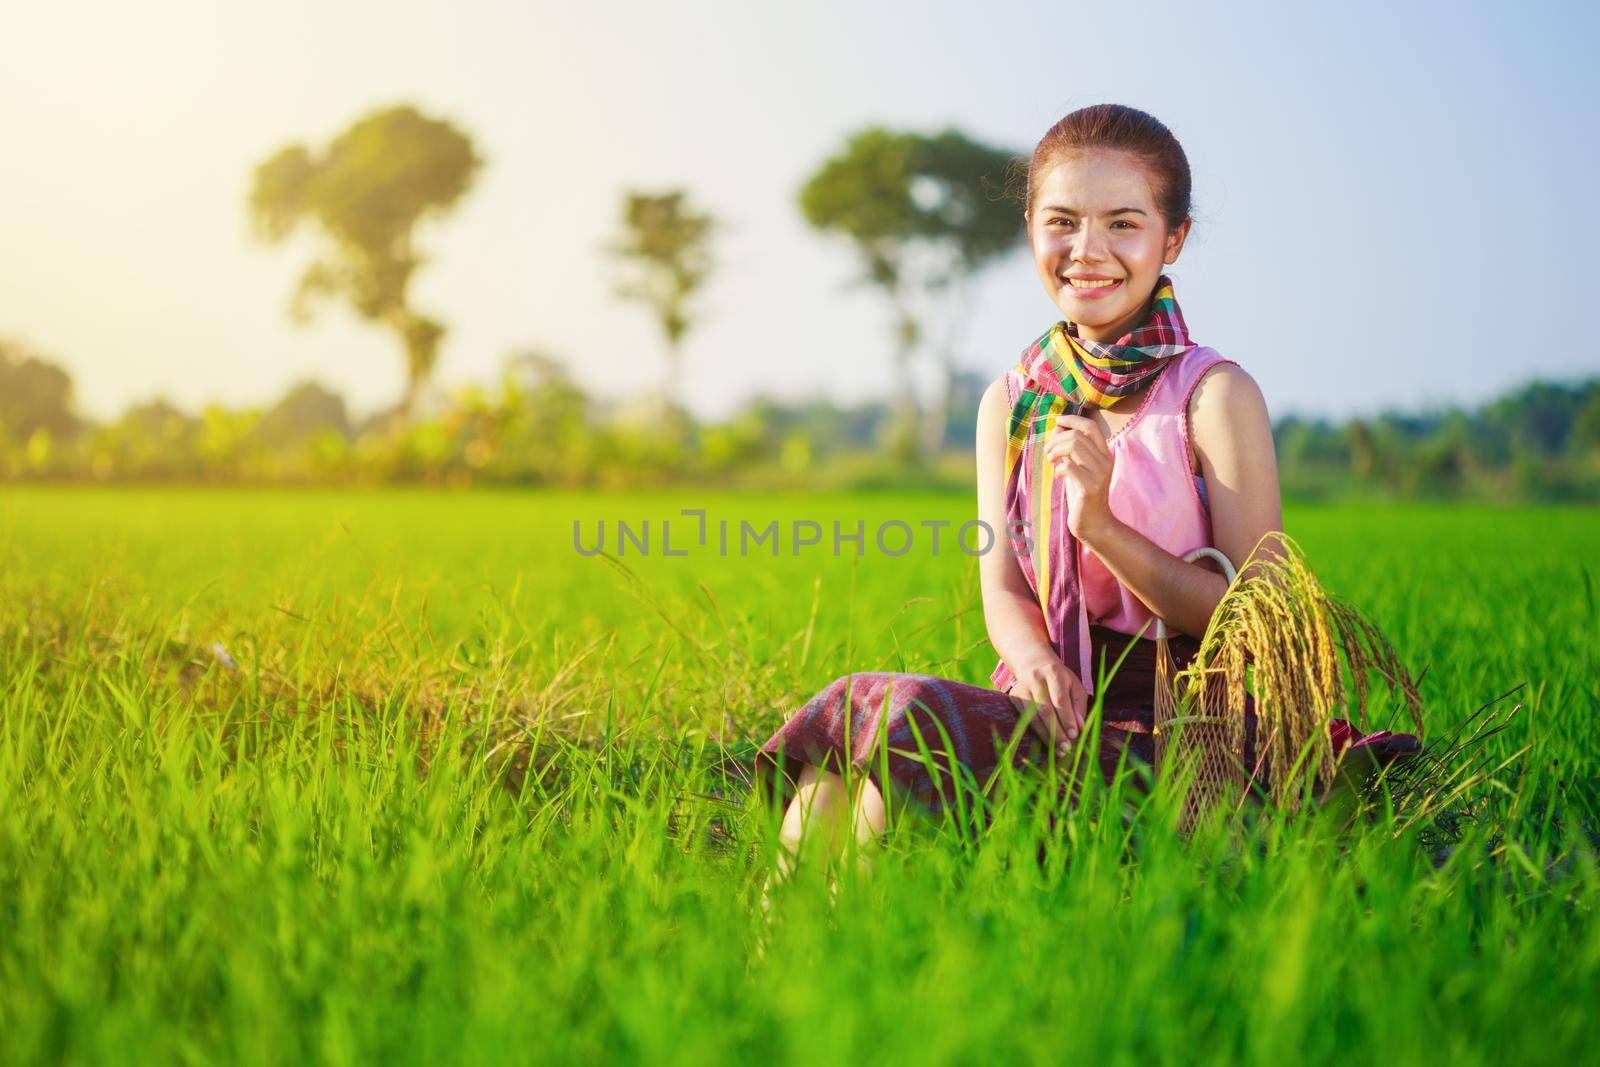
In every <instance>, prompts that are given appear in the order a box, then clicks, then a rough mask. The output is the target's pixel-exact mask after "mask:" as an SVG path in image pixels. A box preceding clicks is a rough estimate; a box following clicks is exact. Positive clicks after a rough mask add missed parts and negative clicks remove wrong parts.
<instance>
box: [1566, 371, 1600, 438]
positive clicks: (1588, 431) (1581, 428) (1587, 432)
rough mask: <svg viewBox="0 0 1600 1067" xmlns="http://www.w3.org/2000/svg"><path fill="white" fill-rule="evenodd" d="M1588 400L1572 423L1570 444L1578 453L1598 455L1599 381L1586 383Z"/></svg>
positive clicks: (1599, 436) (1599, 422)
mask: <svg viewBox="0 0 1600 1067" xmlns="http://www.w3.org/2000/svg"><path fill="white" fill-rule="evenodd" d="M1586 390H1587V392H1588V398H1587V399H1586V400H1585V401H1584V404H1583V407H1582V408H1580V409H1579V411H1578V414H1577V417H1576V418H1575V419H1574V420H1573V423H1572V443H1573V447H1574V449H1575V450H1577V451H1578V452H1580V453H1582V452H1589V453H1600V381H1593V382H1588V383H1586Z"/></svg>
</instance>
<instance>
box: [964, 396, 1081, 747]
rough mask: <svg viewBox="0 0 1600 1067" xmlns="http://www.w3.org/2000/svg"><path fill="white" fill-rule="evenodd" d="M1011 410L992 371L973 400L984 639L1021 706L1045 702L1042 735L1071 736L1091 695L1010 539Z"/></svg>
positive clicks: (1053, 737) (1048, 737) (1039, 726)
mask: <svg viewBox="0 0 1600 1067" xmlns="http://www.w3.org/2000/svg"><path fill="white" fill-rule="evenodd" d="M1009 414H1010V413H1009V411H1008V408H1007V403H1006V384H1005V379H1004V378H999V379H996V380H995V381H994V382H993V383H992V384H991V385H990V386H989V388H988V389H986V390H985V391H984V394H983V399H982V400H981V401H979V403H978V442H977V461H978V517H979V519H981V520H982V521H983V522H984V523H986V524H987V525H988V527H989V529H991V530H993V531H994V544H993V547H992V548H991V549H990V550H989V551H988V552H985V553H984V554H983V555H982V556H980V557H979V558H978V580H979V583H980V585H981V587H982V590H983V621H984V625H985V626H986V627H988V630H989V643H990V644H992V645H993V646H994V649H995V651H996V652H998V653H999V654H1000V658H1001V659H1002V660H1004V661H1005V664H1006V666H1007V667H1009V668H1011V673H1012V674H1013V675H1015V676H1016V678H1017V683H1016V684H1015V685H1014V686H1012V688H1011V693H1012V695H1013V697H1015V698H1018V699H1019V706H1020V705H1021V704H1022V703H1024V702H1026V701H1029V700H1032V701H1036V702H1037V703H1039V704H1040V705H1042V706H1043V714H1041V715H1040V716H1039V717H1038V718H1036V719H1034V720H1033V722H1034V724H1035V727H1036V729H1038V731H1039V733H1040V735H1041V736H1043V737H1044V738H1045V739H1046V740H1060V739H1061V738H1063V737H1065V738H1076V737H1077V733H1078V730H1079V728H1081V726H1082V724H1083V716H1084V713H1085V712H1086V711H1087V707H1088V697H1087V693H1086V692H1085V690H1084V688H1083V685H1082V682H1081V681H1080V680H1079V678H1078V676H1077V675H1076V674H1075V673H1073V671H1072V670H1070V669H1069V668H1068V667H1067V666H1065V665H1064V664H1063V663H1062V662H1061V657H1059V656H1057V655H1056V651H1055V648H1054V647H1052V646H1051V644H1050V636H1049V633H1048V632H1047V631H1046V630H1045V622H1044V612H1043V611H1042V610H1041V609H1040V607H1039V601H1038V600H1037V599H1035V598H1034V595H1033V591H1032V590H1031V589H1030V588H1029V587H1028V580H1027V578H1026V577H1025V576H1024V574H1023V572H1022V568H1023V567H1024V566H1026V565H1027V564H1026V563H1024V562H1023V561H1022V560H1020V559H1019V558H1018V556H1017V554H1016V552H1015V551H1014V550H1013V549H1012V546H1011V532H1010V530H1009V529H1008V528H1007V522H1008V520H1007V516H1006V487H1005V479H1006V438H1007V426H1008V416H1009Z"/></svg>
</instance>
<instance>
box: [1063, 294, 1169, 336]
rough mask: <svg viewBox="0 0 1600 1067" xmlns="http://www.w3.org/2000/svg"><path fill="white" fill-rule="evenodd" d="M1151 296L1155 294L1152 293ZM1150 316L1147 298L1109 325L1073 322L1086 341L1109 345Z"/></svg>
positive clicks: (1130, 331)
mask: <svg viewBox="0 0 1600 1067" xmlns="http://www.w3.org/2000/svg"><path fill="white" fill-rule="evenodd" d="M1150 295H1151V297H1154V296H1155V294H1154V293H1151V294H1150ZM1149 317H1150V301H1149V300H1146V301H1145V302H1144V303H1142V304H1140V305H1139V307H1138V308H1136V309H1135V310H1133V311H1130V312H1129V313H1128V314H1127V315H1124V316H1123V317H1122V318H1120V319H1118V320H1117V321H1116V322H1113V323H1111V324H1110V325H1107V326H1085V325H1084V324H1083V323H1081V322H1077V323H1073V325H1074V326H1076V327H1077V332H1078V336H1079V337H1081V338H1083V339H1084V340H1085V341H1094V342H1095V343H1096V344H1102V345H1108V344H1112V343H1114V342H1116V341H1120V340H1122V338H1124V337H1126V336H1127V335H1128V334H1130V333H1132V332H1133V329H1134V327H1136V326H1138V325H1139V324H1140V323H1141V322H1143V321H1144V320H1145V319H1147V318H1149Z"/></svg>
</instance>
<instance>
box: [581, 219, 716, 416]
mask: <svg viewBox="0 0 1600 1067" xmlns="http://www.w3.org/2000/svg"><path fill="white" fill-rule="evenodd" d="M687 200H688V196H687V194H686V193H685V192H684V191H683V190H682V189H674V190H669V191H667V192H664V193H659V194H651V193H640V192H630V193H627V194H625V195H624V197H623V201H622V236H621V237H620V238H619V239H618V240H617V241H616V242H615V243H613V244H612V245H610V246H609V248H608V251H609V252H610V253H611V255H612V256H613V257H615V258H616V259H617V260H618V261H619V262H620V264H621V267H622V273H621V275H620V276H619V278H618V279H617V282H616V286H615V291H616V294H617V296H619V297H621V298H622V299H624V300H634V301H638V302H639V303H642V304H644V305H645V306H646V307H648V308H649V309H650V313H651V314H652V315H654V316H655V320H656V325H657V326H659V327H660V329H661V336H662V339H663V340H664V341H666V346H667V366H666V374H665V377H664V380H663V383H662V389H661V392H662V397H663V399H664V400H665V401H666V403H667V406H668V408H669V410H674V411H676V410H677V404H678V401H679V394H680V391H681V387H682V381H681V378H682V373H683V366H682V361H683V338H684V335H685V334H687V333H688V332H689V327H690V326H691V325H692V323H693V315H694V311H693V307H692V300H693V298H694V295H695V293H696V292H697V291H698V290H699V289H700V287H701V286H702V285H704V284H705V280H706V278H707V277H708V276H709V275H710V274H711V270H712V267H713V266H714V265H715V264H714V262H713V258H712V254H711V237H712V234H713V232H714V231H715V229H716V226H717V224H716V220H715V219H713V218H712V216H711V215H709V214H705V213H701V212H697V211H695V210H694V209H693V208H691V207H690V206H689V204H688V202H687Z"/></svg>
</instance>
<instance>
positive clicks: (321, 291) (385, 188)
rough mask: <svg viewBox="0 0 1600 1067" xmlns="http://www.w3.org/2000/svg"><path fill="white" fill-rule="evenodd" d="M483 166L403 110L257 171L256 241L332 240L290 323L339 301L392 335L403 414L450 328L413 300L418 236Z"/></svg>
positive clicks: (440, 125)
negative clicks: (306, 234)
mask: <svg viewBox="0 0 1600 1067" xmlns="http://www.w3.org/2000/svg"><path fill="white" fill-rule="evenodd" d="M482 163H483V161H482V160H481V159H480V158H478V156H477V155H476V153H475V152H474V150H473V145H472V142H471V140H470V139H469V138H468V137H467V136H466V135H465V134H463V133H462V132H460V131H459V130H457V129H456V128H455V127H454V126H453V125H451V124H450V123H449V122H447V121H444V120H439V119H430V118H427V117H425V116H423V115H421V114H419V113H418V112H417V111H416V109H414V108H412V107H410V106H408V105H401V106H397V107H391V108H387V109H384V110H380V111H374V112H372V113H371V114H368V115H367V116H365V117H363V118H361V119H360V120H358V121H357V122H355V123H354V124H353V125H351V126H350V127H349V128H348V129H346V130H345V131H344V132H343V133H341V134H339V135H338V136H337V137H335V138H334V139H333V140H332V141H331V142H330V143H329V144H328V146H327V148H326V149H325V150H323V151H322V152H321V153H320V154H315V153H313V152H312V151H311V150H309V149H307V148H306V147H305V146H304V145H300V144H293V145H289V146H288V147H286V148H283V149H280V150H279V151H278V152H277V153H276V154H274V155H273V156H272V157H270V158H269V159H267V160H265V161H264V162H262V163H261V164H259V165H258V166H257V167H256V169H255V177H254V185H253V187H252V189H251V192H250V212H251V218H252V221H253V224H254V228H255V233H256V236H257V237H258V238H259V239H261V240H263V241H266V242H268V243H270V244H277V243H279V242H281V241H283V240H284V239H285V238H287V237H288V236H289V235H290V234H291V233H293V232H295V230H296V229H297V228H298V227H299V226H300V225H301V224H302V223H304V224H307V225H311V226H314V227H315V228H316V229H317V230H319V231H320V232H321V234H322V235H323V237H324V238H326V247H325V249H324V251H323V253H322V255H321V256H319V258H317V259H316V260H314V261H313V262H312V264H311V265H310V266H309V267H307V268H306V271H305V273H304V274H303V275H301V278H300V284H299V287H298V288H297V289H296V291H295V295H294V299H293V301H292V302H291V304H290V315H291V317H292V318H293V319H294V320H295V321H297V322H305V321H307V320H308V319H309V318H310V317H311V314H312V307H313V304H314V302H315V301H316V300H317V299H320V298H339V297H342V298H344V299H346V300H348V301H349V302H350V305H351V306H352V307H353V308H354V309H355V311H356V313H357V314H358V315H360V316H361V317H362V318H364V319H367V320H368V321H371V322H377V323H380V324H382V325H383V326H385V327H387V328H389V329H390V330H392V331H394V333H395V334H396V335H397V336H398V337H399V338H400V341H401V343H402V344H403V345H404V347H405V356H406V391H405V395H404V397H403V399H402V400H401V404H400V413H401V414H402V415H403V416H405V417H407V418H409V417H410V416H411V414H412V413H413V411H414V410H415V407H416V402H417V396H418V393H419V392H420V390H421V389H422V386H423V384H424V383H425V382H426V381H427V379H428V376H429V374H430V373H431V372H432V370H433V366H434V364H435V362H436V361H437V360H438V356H439V342H440V340H441V338H442V337H443V336H444V330H445V328H444V326H443V325H442V324H440V323H439V322H437V321H436V320H434V319H432V318H429V317H428V316H426V315H423V314H420V313H419V312H417V311H416V310H415V309H414V308H412V307H411V305H410V301H409V298H408V297H407V288H408V287H409V285H410V283H411V278H412V275H413V274H414V273H415V271H416V269H417V268H418V267H419V266H421V265H422V263H423V262H424V261H425V257H424V256H423V255H422V254H421V253H419V252H418V251H417V250H416V248H415V246H414V238H413V234H414V231H415V229H416V227H417V225H418V223H419V222H421V221H422V219H424V218H427V217H430V216H436V215H443V214H445V213H447V212H448V211H449V210H450V209H451V208H452V207H454V205H455V204H456V202H457V201H458V200H460V198H461V196H462V195H463V194H464V193H465V192H466V191H467V190H468V189H469V188H470V186H471V184H472V180H473V177H474V176H475V174H476V173H477V171H478V169H479V168H480V167H481V166H482Z"/></svg>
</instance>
